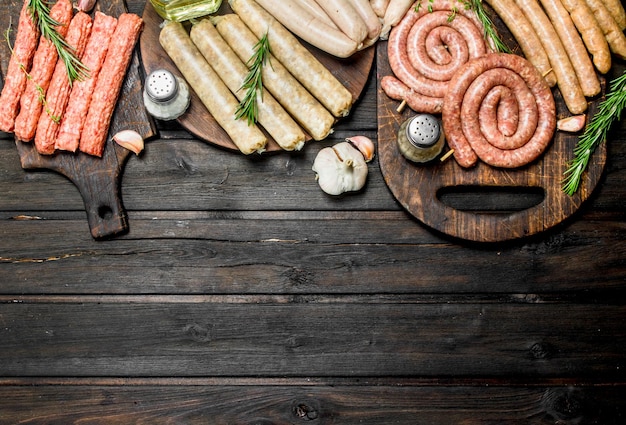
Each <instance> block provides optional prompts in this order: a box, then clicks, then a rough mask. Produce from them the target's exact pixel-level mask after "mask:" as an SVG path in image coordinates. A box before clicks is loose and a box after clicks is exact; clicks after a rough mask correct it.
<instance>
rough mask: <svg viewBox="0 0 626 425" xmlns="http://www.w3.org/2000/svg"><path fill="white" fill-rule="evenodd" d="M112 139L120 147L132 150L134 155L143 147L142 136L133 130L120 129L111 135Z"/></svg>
mask: <svg viewBox="0 0 626 425" xmlns="http://www.w3.org/2000/svg"><path fill="white" fill-rule="evenodd" d="M113 140H114V141H115V142H116V143H117V144H118V145H120V146H121V147H123V148H126V149H128V150H129V151H132V152H134V153H135V155H139V152H141V151H142V150H143V147H144V143H143V137H141V134H139V133H137V132H136V131H134V130H122V131H120V132H118V133H116V134H115V136H113Z"/></svg>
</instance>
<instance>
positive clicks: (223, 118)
mask: <svg viewBox="0 0 626 425" xmlns="http://www.w3.org/2000/svg"><path fill="white" fill-rule="evenodd" d="M159 42H160V43H161V46H162V47H163V49H164V50H165V52H166V53H167V54H168V55H169V57H170V58H171V59H172V61H173V62H174V64H175V65H176V67H177V68H178V69H179V70H180V72H181V73H182V74H183V77H184V78H185V79H186V80H187V83H189V85H190V86H191V88H192V89H193V90H194V91H195V92H196V94H197V95H198V97H199V98H200V100H201V101H202V103H203V104H204V105H205V106H206V108H207V110H208V111H209V113H210V114H211V115H212V116H213V118H215V121H216V122H217V123H218V124H219V125H220V126H221V127H222V128H223V129H224V131H226V133H227V134H228V135H229V136H230V138H231V139H232V141H233V143H234V144H235V146H237V148H239V150H240V151H241V152H243V153H244V154H251V153H253V152H262V151H263V150H265V145H266V144H267V138H266V137H265V135H264V134H263V132H262V131H261V130H259V128H258V127H257V126H256V125H248V123H247V121H246V120H241V119H236V118H235V113H236V111H237V105H239V102H238V101H237V98H235V96H234V95H233V94H232V93H231V92H230V90H228V87H226V85H225V84H224V82H223V81H222V80H221V79H220V77H219V76H218V75H217V73H216V72H215V71H214V70H213V68H211V66H210V65H209V64H208V63H207V61H206V60H205V59H204V57H203V56H202V53H200V51H199V50H198V48H197V47H196V46H195V45H194V44H193V42H192V41H191V38H190V37H189V34H187V31H186V30H185V28H184V27H183V25H182V24H181V23H179V22H167V23H166V24H165V25H164V26H163V28H162V29H161V33H160V34H159Z"/></svg>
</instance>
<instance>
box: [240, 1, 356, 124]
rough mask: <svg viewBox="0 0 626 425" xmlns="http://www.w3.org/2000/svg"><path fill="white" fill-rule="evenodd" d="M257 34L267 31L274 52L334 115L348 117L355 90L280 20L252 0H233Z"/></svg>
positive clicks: (259, 36)
mask: <svg viewBox="0 0 626 425" xmlns="http://www.w3.org/2000/svg"><path fill="white" fill-rule="evenodd" d="M230 7H231V8H232V9H233V10H234V11H235V13H237V15H238V16H239V17H240V18H241V20H242V21H244V23H245V24H246V26H247V27H248V28H250V29H251V30H252V32H253V33H254V34H255V35H256V37H257V38H259V39H260V38H261V37H263V35H264V34H265V33H267V38H268V40H269V43H270V46H271V50H272V54H273V55H274V56H275V57H276V59H278V60H279V61H280V62H281V63H282V64H283V65H284V66H285V68H287V69H288V70H289V72H290V73H291V74H292V75H293V76H294V77H296V79H297V80H298V81H300V82H301V84H302V85H303V86H304V87H306V89H307V90H309V92H311V94H313V96H315V98H316V99H318V100H319V101H320V102H321V103H322V105H324V106H325V107H326V109H328V110H329V111H330V112H331V113H332V114H333V115H334V116H335V117H345V116H347V115H348V114H349V113H350V109H351V107H352V104H353V102H354V99H353V97H352V93H350V91H349V90H348V89H347V88H346V87H345V86H344V85H343V84H342V83H341V82H340V81H339V80H338V79H337V78H336V77H335V76H334V75H333V74H332V73H331V72H330V71H329V70H328V68H326V67H325V66H324V65H323V64H322V63H321V62H320V61H319V60H317V58H316V57H315V56H313V54H312V53H311V52H310V51H308V50H307V49H306V48H305V47H304V46H303V45H302V43H300V41H299V40H298V39H297V38H296V37H295V36H294V35H293V34H292V33H291V32H290V31H288V30H287V29H286V28H285V27H284V26H283V25H282V24H281V23H280V22H278V21H277V20H276V19H275V18H274V17H272V16H271V15H270V14H269V13H267V11H266V10H265V9H263V8H262V7H260V6H259V5H258V4H256V2H254V1H253V0H230Z"/></svg>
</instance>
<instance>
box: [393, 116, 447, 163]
mask: <svg viewBox="0 0 626 425" xmlns="http://www.w3.org/2000/svg"><path fill="white" fill-rule="evenodd" d="M444 143H445V137H444V134H443V129H442V126H441V121H440V120H439V119H437V118H436V117H435V116H433V115H430V114H418V115H415V116H413V117H411V118H409V119H408V120H406V121H404V122H403V123H402V125H400V129H399V130H398V147H399V148H400V153H402V155H403V156H404V157H405V158H406V159H408V160H410V161H413V162H417V163H426V162H429V161H432V160H433V159H435V158H437V156H438V155H439V154H440V153H441V151H442V150H443V146H444Z"/></svg>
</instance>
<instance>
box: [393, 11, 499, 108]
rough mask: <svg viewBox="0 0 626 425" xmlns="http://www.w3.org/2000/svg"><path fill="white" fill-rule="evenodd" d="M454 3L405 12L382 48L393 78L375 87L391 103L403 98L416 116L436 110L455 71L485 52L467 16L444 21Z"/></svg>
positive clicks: (462, 13) (480, 30) (472, 18)
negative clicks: (418, 113)
mask: <svg viewBox="0 0 626 425" xmlns="http://www.w3.org/2000/svg"><path fill="white" fill-rule="evenodd" d="M454 3H455V2H452V1H447V0H435V1H433V2H432V3H429V7H428V8H426V7H421V8H419V10H416V8H412V9H410V10H409V11H408V12H407V13H406V15H405V16H404V17H403V18H402V20H401V21H400V22H399V23H398V25H397V26H396V27H395V28H394V29H393V30H392V31H391V35H390V37H389V42H388V43H387V55H388V57H389V65H390V67H391V70H392V72H393V74H394V76H386V77H385V78H383V81H381V87H382V88H383V91H385V93H386V94H387V95H388V96H389V97H391V98H393V99H398V98H400V97H401V96H404V97H403V98H402V100H404V101H406V102H407V104H408V105H409V107H410V108H411V109H414V110H416V111H418V112H427V113H436V112H437V111H439V110H440V109H441V104H442V100H443V97H444V96H445V93H446V91H447V89H448V82H449V80H450V78H452V76H453V75H454V74H455V72H456V70H457V69H458V68H459V67H460V66H461V65H463V64H464V63H466V62H467V61H468V60H469V59H470V58H475V57H480V56H483V55H485V54H486V53H487V52H488V51H490V48H489V46H488V44H487V43H486V41H485V39H484V38H483V27H482V25H481V24H480V22H479V21H478V20H477V19H476V17H475V16H474V15H473V14H472V13H467V12H466V11H461V10H459V11H458V13H457V14H456V15H455V16H454V19H450V13H452V9H451V8H452V7H456V6H455V4H454ZM435 99H440V100H439V101H437V100H435ZM415 108H419V109H415Z"/></svg>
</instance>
